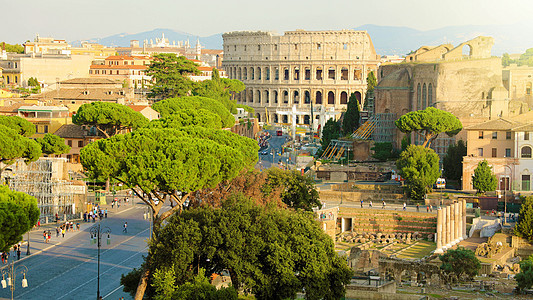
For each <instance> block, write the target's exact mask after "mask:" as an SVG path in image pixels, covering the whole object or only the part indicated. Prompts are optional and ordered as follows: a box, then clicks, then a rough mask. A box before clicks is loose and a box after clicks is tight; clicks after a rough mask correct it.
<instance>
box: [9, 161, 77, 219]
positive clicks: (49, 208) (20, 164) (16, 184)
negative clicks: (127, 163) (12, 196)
mask: <svg viewBox="0 0 533 300" xmlns="http://www.w3.org/2000/svg"><path fill="white" fill-rule="evenodd" d="M64 163H65V159H64V158H40V159H39V160H37V161H34V162H32V163H29V164H26V163H24V161H23V160H18V161H17V162H16V163H15V165H14V166H12V167H10V169H11V170H12V174H11V175H10V176H9V177H8V178H7V179H8V183H9V187H10V188H11V189H12V190H14V191H19V192H24V193H26V194H28V195H31V196H33V197H35V198H37V204H38V207H39V210H40V212H41V218H45V217H48V218H52V217H54V216H55V215H56V214H58V215H59V216H63V215H64V214H66V215H72V214H74V213H75V207H74V197H73V188H72V183H71V182H70V181H68V180H63V179H62V178H61V175H62V174H63V166H64Z"/></svg>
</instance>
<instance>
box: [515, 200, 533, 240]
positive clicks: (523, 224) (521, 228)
mask: <svg viewBox="0 0 533 300" xmlns="http://www.w3.org/2000/svg"><path fill="white" fill-rule="evenodd" d="M514 232H515V234H516V235H517V236H520V237H523V238H525V239H527V240H528V241H529V242H533V196H528V197H524V198H523V199H522V206H521V207H520V213H519V214H518V222H517V223H516V226H515V228H514Z"/></svg>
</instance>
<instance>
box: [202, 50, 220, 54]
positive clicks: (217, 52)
mask: <svg viewBox="0 0 533 300" xmlns="http://www.w3.org/2000/svg"><path fill="white" fill-rule="evenodd" d="M222 53H224V50H217V49H202V54H211V55H214V54H222Z"/></svg>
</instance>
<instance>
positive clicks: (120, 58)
mask: <svg viewBox="0 0 533 300" xmlns="http://www.w3.org/2000/svg"><path fill="white" fill-rule="evenodd" d="M150 61H151V59H150V58H149V57H148V56H135V57H134V56H127V55H113V56H109V57H107V58H106V59H105V60H104V61H103V63H102V64H94V65H91V68H90V69H89V76H90V77H93V78H109V79H114V80H116V79H119V80H121V81H123V82H125V83H127V84H128V85H129V87H132V88H135V89H138V88H142V87H144V86H145V85H147V84H148V83H149V82H150V81H151V79H152V78H151V77H150V76H148V75H146V73H145V72H146V69H147V68H148V65H150Z"/></svg>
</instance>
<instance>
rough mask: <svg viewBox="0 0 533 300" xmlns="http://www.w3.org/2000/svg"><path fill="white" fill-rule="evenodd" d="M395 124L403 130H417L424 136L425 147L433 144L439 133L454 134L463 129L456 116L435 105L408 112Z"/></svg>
mask: <svg viewBox="0 0 533 300" xmlns="http://www.w3.org/2000/svg"><path fill="white" fill-rule="evenodd" d="M395 124H396V127H398V129H399V130H400V131H401V132H405V133H411V132H415V133H416V134H418V135H420V136H421V137H423V138H424V144H422V146H424V147H429V146H431V142H432V141H433V140H435V139H436V138H437V137H438V135H439V133H443V132H444V133H446V134H447V135H449V136H454V135H456V134H457V133H459V131H461V130H462V129H463V124H461V121H459V119H457V117H456V116H454V115H452V114H451V113H449V112H446V111H444V110H440V109H436V108H434V107H428V108H426V109H424V110H417V111H412V112H408V113H406V114H405V115H403V116H401V117H400V118H399V119H398V120H396V122H395Z"/></svg>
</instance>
